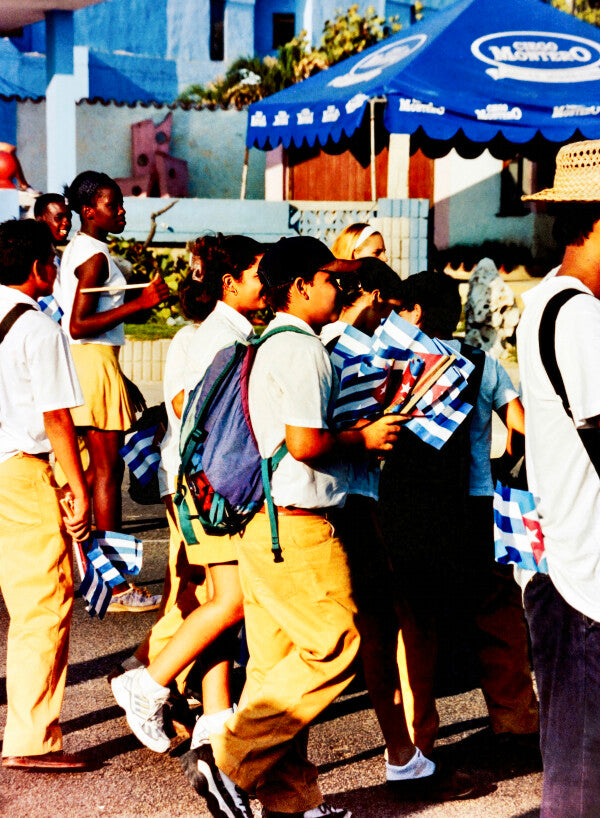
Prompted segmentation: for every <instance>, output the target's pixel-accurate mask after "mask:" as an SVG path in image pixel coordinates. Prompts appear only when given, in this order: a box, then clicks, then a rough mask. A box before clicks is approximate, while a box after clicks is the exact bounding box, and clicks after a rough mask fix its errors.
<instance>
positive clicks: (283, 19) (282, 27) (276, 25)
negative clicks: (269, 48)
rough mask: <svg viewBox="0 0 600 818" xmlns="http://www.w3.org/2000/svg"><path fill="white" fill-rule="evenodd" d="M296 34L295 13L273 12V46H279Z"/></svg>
mask: <svg viewBox="0 0 600 818" xmlns="http://www.w3.org/2000/svg"><path fill="white" fill-rule="evenodd" d="M295 34H296V15H295V14H274V15H273V48H279V47H280V46H282V45H285V44H286V43H289V41H290V40H293V39H294V36H295Z"/></svg>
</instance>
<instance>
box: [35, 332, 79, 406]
mask: <svg viewBox="0 0 600 818" xmlns="http://www.w3.org/2000/svg"><path fill="white" fill-rule="evenodd" d="M37 323H38V326H37V328H36V333H35V335H32V336H29V337H28V338H27V341H26V349H25V354H26V359H27V364H28V368H29V372H30V375H31V390H32V394H33V401H34V404H35V407H36V409H38V410H39V411H40V412H52V411H54V410H55V409H71V408H73V407H74V406H81V405H82V404H83V402H84V401H83V395H82V394H81V388H80V386H79V380H78V378H77V372H76V370H75V364H74V363H73V358H72V357H71V350H70V349H69V344H68V340H67V337H66V335H65V334H64V332H63V331H62V330H61V329H60V327H59V326H58V325H57V324H56V323H55V322H54V321H52V319H51V318H48V317H47V316H44V321H40V320H38V322H37Z"/></svg>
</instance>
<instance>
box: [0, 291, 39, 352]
mask: <svg viewBox="0 0 600 818" xmlns="http://www.w3.org/2000/svg"><path fill="white" fill-rule="evenodd" d="M34 309H35V307H33V306H32V305H31V304H25V302H23V301H19V303H18V304H15V306H14V307H12V309H10V310H9V311H8V312H7V313H6V315H5V316H4V318H3V319H2V321H0V344H1V343H2V341H4V339H5V337H6V335H7V334H8V331H9V330H10V328H11V327H12V325H13V324H14V323H15V321H16V320H17V318H20V317H21V316H22V315H23V313H24V312H27V311H28V310H34Z"/></svg>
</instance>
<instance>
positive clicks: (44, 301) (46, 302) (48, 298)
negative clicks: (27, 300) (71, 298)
mask: <svg viewBox="0 0 600 818" xmlns="http://www.w3.org/2000/svg"><path fill="white" fill-rule="evenodd" d="M38 304H39V307H40V309H41V311H42V312H44V313H46V315H49V316H50V318H52V319H53V320H54V321H56V323H57V324H60V321H61V318H62V317H63V315H64V312H63V311H62V309H61V307H60V304H59V303H58V301H57V300H56V298H55V297H54V296H53V295H45V296H43V297H42V298H38Z"/></svg>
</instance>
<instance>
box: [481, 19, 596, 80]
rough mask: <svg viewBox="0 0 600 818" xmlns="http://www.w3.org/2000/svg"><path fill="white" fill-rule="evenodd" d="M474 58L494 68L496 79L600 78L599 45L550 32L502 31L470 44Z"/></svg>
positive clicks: (493, 74) (492, 75) (582, 38)
mask: <svg viewBox="0 0 600 818" xmlns="http://www.w3.org/2000/svg"><path fill="white" fill-rule="evenodd" d="M471 52H472V54H473V56H474V57H476V58H477V59H478V60H481V61H482V62H485V63H488V64H489V65H492V66H494V67H493V68H487V69H486V73H487V74H489V75H490V76H491V77H492V78H493V79H495V80H500V79H511V80H521V81H524V82H551V83H552V82H589V81H590V80H598V79H600V45H599V44H598V43H595V42H594V41H593V40H588V39H586V38H584V37H576V36H574V35H572V34H557V33H555V32H550V31H500V32H497V33H496V34H487V35H486V36H485V37H479V39H477V40H475V41H474V42H473V43H472V44H471Z"/></svg>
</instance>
